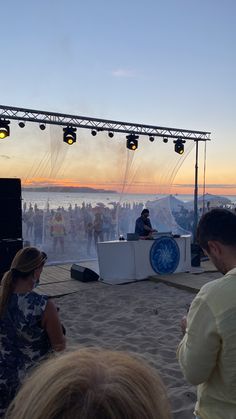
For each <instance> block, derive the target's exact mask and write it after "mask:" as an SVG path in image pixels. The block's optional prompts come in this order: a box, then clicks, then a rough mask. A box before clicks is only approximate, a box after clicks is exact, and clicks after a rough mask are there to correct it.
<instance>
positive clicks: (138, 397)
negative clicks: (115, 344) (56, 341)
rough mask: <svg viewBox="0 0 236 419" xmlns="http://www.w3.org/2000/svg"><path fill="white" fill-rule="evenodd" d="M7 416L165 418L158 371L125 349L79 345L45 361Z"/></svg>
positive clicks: (166, 409)
mask: <svg viewBox="0 0 236 419" xmlns="http://www.w3.org/2000/svg"><path fill="white" fill-rule="evenodd" d="M5 418H6V419H15V418H17V419H32V418H33V419H78V418H79V419H169V418H171V415H170V410H169V404H168V401H167V396H166V390H165V388H164V386H163V384H162V381H161V379H160V378H159V376H158V375H157V373H156V371H155V370H154V369H152V368H151V367H149V366H148V365H147V364H146V363H145V362H144V361H143V360H141V359H138V358H134V357H133V356H130V355H128V354H126V353H124V352H112V351H107V350H96V349H80V350H77V351H75V352H72V353H69V354H64V355H63V356H61V357H58V358H56V359H53V360H49V361H47V362H46V363H44V364H43V365H41V367H39V368H38V369H36V370H34V373H33V374H32V376H31V377H30V378H28V380H26V382H25V384H24V385H23V386H22V388H21V389H20V391H19V393H18V395H17V396H16V398H15V399H14V400H13V402H12V403H11V405H10V407H9V409H8V411H7V414H6V417H5Z"/></svg>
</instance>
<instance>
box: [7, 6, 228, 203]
mask: <svg viewBox="0 0 236 419" xmlns="http://www.w3.org/2000/svg"><path fill="white" fill-rule="evenodd" d="M1 16H2V17H4V18H2V19H1V39H0V44H1V58H2V65H1V69H0V92H1V95H0V98H1V99H0V104H1V105H6V106H17V107H23V108H29V109H36V110H37V109H38V110H46V111H52V112H61V113H68V114H75V115H84V116H90V117H99V118H106V119H113V120H120V121H129V122H137V123H143V124H153V125H157V126H169V127H176V128H185V129H190V130H203V131H210V132H211V141H208V142H207V144H206V149H205V144H204V143H202V144H201V145H200V150H199V151H200V153H199V187H200V191H201V192H202V191H203V186H202V185H204V182H205V184H206V187H205V188H206V189H204V190H206V191H207V192H209V193H218V194H224V195H230V194H236V179H235V170H236V169H235V161H234V160H235V154H236V141H235V140H236V138H235V132H236V129H235V128H236V127H235V125H236V118H235V109H236V106H235V105H236V78H235V74H236V49H235V44H236V25H235V16H236V2H235V0H225V1H224V2H223V1H222V0H146V1H145V2H141V1H139V0H136V1H135V0H119V1H114V0H109V1H108V0H100V1H96V0H87V1H86V2H85V1H84V0H83V1H82V0H66V1H65V0H47V1H46V0H42V1H37V2H36V1H34V0H30V1H29V0H24V1H23V2H18V1H16V0H12V1H9V2H3V4H1ZM77 134H78V135H77V136H78V139H77V142H76V143H75V144H74V145H73V146H68V145H66V144H64V143H63V142H62V130H61V129H60V128H58V127H52V128H50V127H48V126H47V128H46V130H45V131H40V130H39V128H38V126H37V124H30V123H29V124H27V125H26V127H25V128H24V129H20V128H19V127H18V125H17V124H16V123H11V136H10V137H9V139H6V140H1V142H0V176H1V177H13V176H17V177H20V178H21V179H22V182H23V184H26V185H28V186H30V185H36V186H37V185H38V186H40V185H51V184H54V185H55V184H60V185H74V186H76V185H77V186H84V185H85V186H92V187H102V188H105V189H114V190H119V191H121V190H125V191H127V192H140V193H143V192H147V193H161V192H163V193H166V192H172V193H193V184H194V164H195V151H194V144H193V142H190V141H188V142H187V143H186V145H185V153H184V155H183V156H179V155H177V154H176V153H174V149H173V143H172V141H169V143H168V144H163V143H162V139H158V140H155V141H154V143H150V142H149V141H148V138H144V137H142V138H140V139H139V147H138V150H136V151H135V152H128V151H127V149H126V145H125V136H124V135H115V136H114V138H113V139H112V140H111V139H109V140H108V139H107V137H106V134H105V133H102V134H101V133H99V135H97V136H96V137H92V136H91V135H90V133H89V132H87V131H86V130H78V131H77ZM190 143H191V144H190Z"/></svg>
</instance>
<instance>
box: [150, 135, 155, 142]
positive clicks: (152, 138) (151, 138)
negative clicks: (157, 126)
mask: <svg viewBox="0 0 236 419" xmlns="http://www.w3.org/2000/svg"><path fill="white" fill-rule="evenodd" d="M154 140H155V137H153V135H151V136H150V137H149V141H151V143H153V141H154Z"/></svg>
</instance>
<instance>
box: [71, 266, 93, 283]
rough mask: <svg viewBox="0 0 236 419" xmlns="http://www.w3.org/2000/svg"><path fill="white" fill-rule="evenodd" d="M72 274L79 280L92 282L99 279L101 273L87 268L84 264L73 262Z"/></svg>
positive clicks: (72, 276)
mask: <svg viewBox="0 0 236 419" xmlns="http://www.w3.org/2000/svg"><path fill="white" fill-rule="evenodd" d="M70 276H71V278H73V279H77V281H82V282H92V281H97V280H98V278H99V275H98V274H97V273H96V272H94V271H92V269H89V268H85V267H84V266H80V265H77V264H73V265H72V266H71V268H70Z"/></svg>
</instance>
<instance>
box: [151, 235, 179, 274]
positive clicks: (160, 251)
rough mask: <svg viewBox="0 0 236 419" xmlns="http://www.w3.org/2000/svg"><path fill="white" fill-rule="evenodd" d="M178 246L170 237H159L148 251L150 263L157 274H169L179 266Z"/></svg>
mask: <svg viewBox="0 0 236 419" xmlns="http://www.w3.org/2000/svg"><path fill="white" fill-rule="evenodd" d="M179 260H180V253H179V246H178V244H177V243H176V241H175V240H174V239H172V237H165V236H164V237H159V238H158V239H156V240H155V241H154V243H153V245H152V247H151V249H150V263H151V266H152V269H153V270H154V271H155V272H156V273H158V274H171V273H173V272H174V271H175V270H176V269H177V266H178V264H179Z"/></svg>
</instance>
